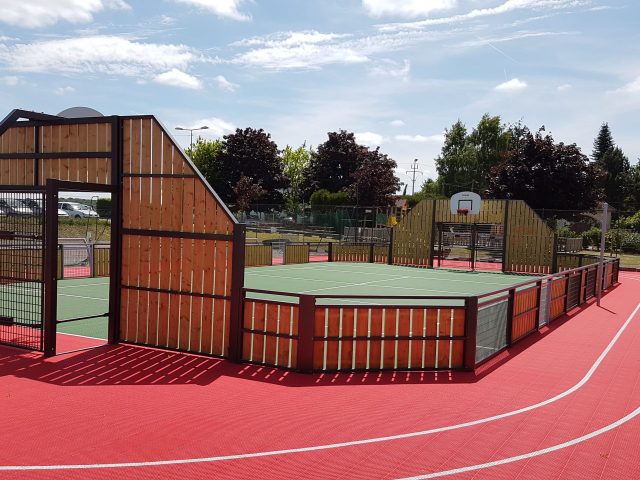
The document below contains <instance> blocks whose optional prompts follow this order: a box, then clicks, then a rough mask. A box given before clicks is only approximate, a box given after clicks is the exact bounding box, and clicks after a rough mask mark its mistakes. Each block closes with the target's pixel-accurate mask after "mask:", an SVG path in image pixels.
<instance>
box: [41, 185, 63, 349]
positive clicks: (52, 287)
mask: <svg viewBox="0 0 640 480" xmlns="http://www.w3.org/2000/svg"><path fill="white" fill-rule="evenodd" d="M45 195H46V198H45V242H44V248H45V253H44V258H45V261H44V355H45V357H51V356H53V355H55V354H56V322H57V320H58V318H57V310H58V302H57V296H58V291H57V283H58V282H57V276H58V248H57V246H58V187H57V185H56V181H55V180H51V179H49V180H47V184H46V194H45ZM63 269H64V267H63Z"/></svg>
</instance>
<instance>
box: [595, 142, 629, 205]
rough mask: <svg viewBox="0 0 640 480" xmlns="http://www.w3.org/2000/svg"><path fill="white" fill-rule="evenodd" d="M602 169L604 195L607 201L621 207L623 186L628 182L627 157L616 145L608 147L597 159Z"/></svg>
mask: <svg viewBox="0 0 640 480" xmlns="http://www.w3.org/2000/svg"><path fill="white" fill-rule="evenodd" d="M599 165H600V168H601V169H602V170H603V175H602V179H603V187H604V195H605V198H606V200H607V202H609V203H611V204H613V205H614V206H616V208H622V207H623V202H624V199H625V193H626V192H625V187H626V185H627V183H628V179H627V176H628V175H629V169H630V167H629V159H628V158H627V157H626V156H625V154H624V153H623V152H622V150H620V149H619V148H618V147H614V148H611V149H609V150H608V151H606V152H605V153H604V155H602V157H601V159H600V161H599Z"/></svg>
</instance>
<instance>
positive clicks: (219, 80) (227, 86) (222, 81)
mask: <svg viewBox="0 0 640 480" xmlns="http://www.w3.org/2000/svg"><path fill="white" fill-rule="evenodd" d="M214 80H215V81H216V84H217V85H218V87H219V88H221V89H222V90H227V91H229V92H235V90H236V89H237V88H238V84H237V83H233V82H230V81H229V80H227V79H226V78H224V76H222V75H217V76H216V77H215V78H214Z"/></svg>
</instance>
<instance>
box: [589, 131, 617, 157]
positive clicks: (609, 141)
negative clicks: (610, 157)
mask: <svg viewBox="0 0 640 480" xmlns="http://www.w3.org/2000/svg"><path fill="white" fill-rule="evenodd" d="M615 145H616V144H615V143H614V142H613V136H612V135H611V129H610V128H609V124H608V123H606V122H605V123H603V124H602V125H601V126H600V131H599V132H598V136H597V137H596V139H595V140H594V141H593V152H592V153H591V158H592V159H593V161H594V162H596V163H598V164H600V162H601V161H602V157H604V154H605V153H607V152H608V151H609V150H611V149H612V148H613V147H615Z"/></svg>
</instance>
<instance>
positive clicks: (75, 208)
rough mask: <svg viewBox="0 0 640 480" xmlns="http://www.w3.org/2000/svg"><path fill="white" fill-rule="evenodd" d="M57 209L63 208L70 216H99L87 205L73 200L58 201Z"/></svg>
mask: <svg viewBox="0 0 640 480" xmlns="http://www.w3.org/2000/svg"><path fill="white" fill-rule="evenodd" d="M58 210H63V211H65V212H66V213H67V215H69V216H70V217H71V218H87V217H89V218H100V216H99V215H98V214H97V213H96V211H95V210H94V209H93V208H91V207H90V206H89V205H85V204H84V203H75V202H58Z"/></svg>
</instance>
